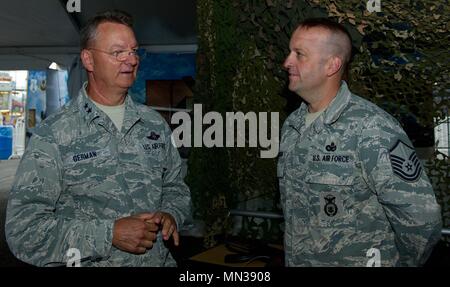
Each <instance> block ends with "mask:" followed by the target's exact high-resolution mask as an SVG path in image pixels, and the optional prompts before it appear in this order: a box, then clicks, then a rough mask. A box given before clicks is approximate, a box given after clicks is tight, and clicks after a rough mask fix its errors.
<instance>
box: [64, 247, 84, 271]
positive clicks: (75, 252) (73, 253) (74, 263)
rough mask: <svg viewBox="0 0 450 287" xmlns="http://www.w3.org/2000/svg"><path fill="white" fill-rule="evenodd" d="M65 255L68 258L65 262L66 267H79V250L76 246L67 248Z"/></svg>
mask: <svg viewBox="0 0 450 287" xmlns="http://www.w3.org/2000/svg"><path fill="white" fill-rule="evenodd" d="M66 256H67V257H68V258H69V260H67V264H66V266H67V267H81V252H80V250H79V249H78V248H69V250H67V252H66Z"/></svg>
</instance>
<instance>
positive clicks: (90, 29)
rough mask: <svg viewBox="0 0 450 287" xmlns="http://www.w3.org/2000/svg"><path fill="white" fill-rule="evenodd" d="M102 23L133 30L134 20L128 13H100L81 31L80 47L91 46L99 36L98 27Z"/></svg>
mask: <svg viewBox="0 0 450 287" xmlns="http://www.w3.org/2000/svg"><path fill="white" fill-rule="evenodd" d="M102 23H118V24H123V25H126V26H128V27H130V28H133V18H132V17H131V15H129V14H128V13H126V12H123V11H120V10H109V11H105V12H102V13H98V14H97V15H95V16H94V17H92V18H90V19H89V20H88V22H87V23H86V25H85V26H84V27H83V29H81V32H80V34H81V36H80V38H81V39H80V47H81V49H82V50H83V49H86V48H88V47H89V45H91V43H92V41H93V40H94V39H95V38H96V36H97V27H98V26H99V25H100V24H102Z"/></svg>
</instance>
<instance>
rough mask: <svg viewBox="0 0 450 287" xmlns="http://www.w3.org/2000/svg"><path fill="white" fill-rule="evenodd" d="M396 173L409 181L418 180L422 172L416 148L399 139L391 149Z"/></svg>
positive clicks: (392, 162) (390, 154)
mask: <svg viewBox="0 0 450 287" xmlns="http://www.w3.org/2000/svg"><path fill="white" fill-rule="evenodd" d="M389 156H390V158H391V165H392V170H393V171H394V174H395V175H397V176H398V177H400V178H401V179H403V180H405V181H409V182H413V181H416V180H417V179H418V178H419V177H420V175H421V173H422V166H421V164H420V161H419V158H418V157H417V155H416V151H415V150H414V148H412V147H410V146H409V145H407V144H405V143H404V142H402V141H401V140H398V141H397V143H396V144H395V145H394V147H393V148H392V149H391V150H390V151H389Z"/></svg>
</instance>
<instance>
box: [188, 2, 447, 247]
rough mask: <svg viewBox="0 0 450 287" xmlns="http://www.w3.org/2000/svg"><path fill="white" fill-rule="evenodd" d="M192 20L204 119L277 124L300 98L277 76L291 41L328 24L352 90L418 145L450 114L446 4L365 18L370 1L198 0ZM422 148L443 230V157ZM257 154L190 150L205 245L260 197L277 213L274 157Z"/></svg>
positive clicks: (415, 5) (398, 6)
mask: <svg viewBox="0 0 450 287" xmlns="http://www.w3.org/2000/svg"><path fill="white" fill-rule="evenodd" d="M197 12H198V14H197V16H198V32H199V50H198V62H197V64H198V68H197V79H196V87H195V101H196V102H198V103H202V104H203V108H204V113H205V112H207V111H218V112H220V113H222V115H223V116H224V118H225V112H227V111H242V112H244V113H246V112H249V111H254V112H260V111H261V112H280V125H281V124H282V122H283V121H284V119H285V117H286V115H287V114H288V113H289V112H290V111H292V110H294V109H295V108H296V107H297V106H298V105H299V99H298V97H293V96H292V94H290V93H289V92H287V89H286V83H287V75H286V73H285V72H284V71H283V70H282V63H283V61H284V58H285V57H286V55H287V53H288V45H289V38H290V35H291V33H292V31H293V29H294V28H295V27H296V26H297V24H298V22H300V21H301V20H303V19H304V18H307V17H324V16H325V17H326V16H329V17H331V18H333V19H335V20H336V21H339V22H341V23H344V25H345V26H346V27H347V28H348V30H349V31H350V33H351V35H352V37H353V40H354V41H353V42H354V43H353V44H354V47H355V48H356V49H355V51H356V52H357V53H356V55H355V57H354V61H353V64H352V66H351V69H350V76H349V79H348V82H349V85H350V88H351V90H352V91H353V92H354V93H356V94H358V95H360V96H362V97H365V98H367V99H369V100H371V101H372V102H375V103H376V104H378V105H379V106H381V107H383V108H384V109H385V110H387V111H388V112H390V113H391V114H393V115H394V116H395V117H396V118H397V119H398V120H399V121H400V122H401V123H402V124H403V125H404V127H405V130H406V131H407V132H408V134H409V135H410V137H411V138H412V141H413V143H414V145H415V146H416V147H433V145H434V141H435V140H434V136H433V128H434V127H435V126H436V125H437V124H439V123H440V122H442V121H443V120H444V119H445V116H446V115H447V113H448V103H449V101H448V99H449V95H448V93H449V89H450V79H449V61H448V47H449V44H450V43H449V42H450V41H449V40H450V36H449V28H450V24H449V23H450V19H449V17H450V5H449V3H448V1H445V3H444V2H443V3H441V4H436V3H434V2H433V1H410V2H409V3H408V2H406V3H405V1H381V12H378V13H375V12H374V13H369V12H368V11H367V9H366V1H356V0H351V1H333V0H328V1H318V0H317V1H316V0H311V1H307V2H305V1H293V0H291V1H286V0H283V1H281V0H279V1H277V0H266V1H247V0H228V1H226V0H198V1H197ZM286 100H287V101H286ZM428 150H431V153H430V152H429V153H428V155H427V156H426V167H427V169H428V174H429V175H430V176H431V179H432V182H433V185H434V187H435V191H436V194H437V195H438V200H439V202H440V204H441V205H442V207H443V216H444V225H445V226H447V227H448V226H450V195H449V190H450V188H449V185H450V177H449V174H448V173H449V158H448V156H445V155H443V154H440V153H439V152H438V151H436V150H435V149H434V148H431V149H430V148H428ZM259 152H260V151H259V149H257V148H229V149H227V148H214V149H207V148H202V149H200V148H197V149H193V152H192V153H191V157H190V159H189V174H188V183H189V185H190V187H191V190H192V194H193V201H194V208H195V217H196V218H200V219H203V220H205V221H206V226H207V227H208V236H207V240H206V243H207V245H212V244H214V240H213V235H215V234H219V233H223V232H225V231H227V230H228V228H229V227H230V222H229V220H227V219H228V217H227V213H228V210H229V209H230V208H235V207H237V206H240V203H242V202H245V201H246V200H248V199H252V198H258V197H259V198H261V199H262V200H263V201H264V202H271V204H269V206H265V207H263V208H264V210H273V211H279V204H278V201H279V195H278V185H277V180H276V172H275V167H276V165H275V163H276V159H261V158H259ZM422 158H423V157H422ZM247 223H249V222H247ZM255 225H257V226H256V227H255ZM245 226H246V228H248V233H249V234H255V230H257V229H258V226H259V227H261V228H262V229H264V230H265V231H267V232H268V231H271V232H274V230H271V228H268V227H267V226H268V224H267V222H266V221H264V220H262V221H261V220H260V221H256V220H250V223H249V224H246V225H245ZM275 232H278V234H279V230H275ZM256 233H258V232H256ZM269 233H270V232H269ZM258 234H260V233H258ZM263 236H266V237H267V236H269V237H271V238H272V237H274V236H273V234H265V235H263Z"/></svg>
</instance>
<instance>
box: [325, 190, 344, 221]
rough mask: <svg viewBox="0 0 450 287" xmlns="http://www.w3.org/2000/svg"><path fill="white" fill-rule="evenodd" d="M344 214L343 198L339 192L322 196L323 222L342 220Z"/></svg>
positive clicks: (330, 192) (326, 193)
mask: <svg viewBox="0 0 450 287" xmlns="http://www.w3.org/2000/svg"><path fill="white" fill-rule="evenodd" d="M343 214H344V206H343V202H342V197H341V195H340V194H339V193H338V192H334V191H329V192H322V193H321V194H320V212H319V218H320V220H321V221H322V222H324V221H330V220H333V219H338V218H341V217H342V216H343Z"/></svg>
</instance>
